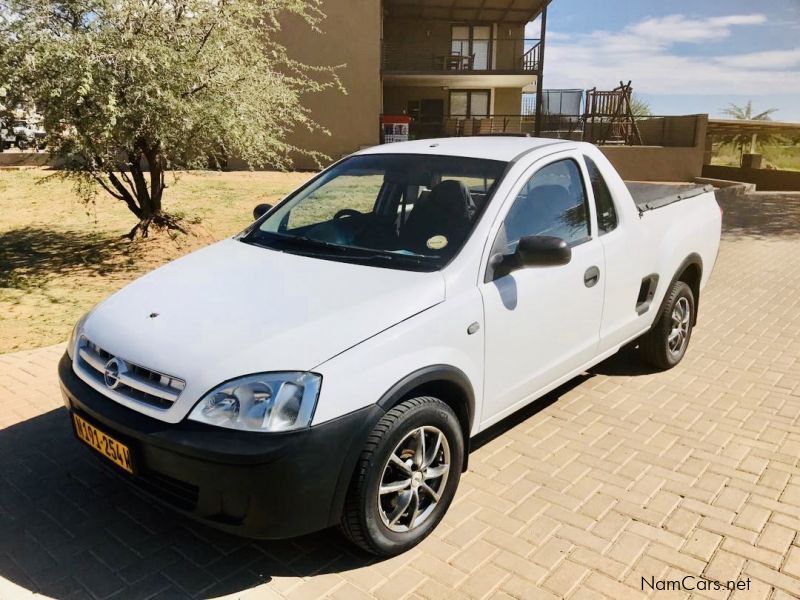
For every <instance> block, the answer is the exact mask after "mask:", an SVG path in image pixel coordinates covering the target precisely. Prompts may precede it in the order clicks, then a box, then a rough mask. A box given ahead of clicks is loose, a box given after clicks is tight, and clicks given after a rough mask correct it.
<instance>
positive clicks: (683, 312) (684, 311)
mask: <svg viewBox="0 0 800 600" xmlns="http://www.w3.org/2000/svg"><path fill="white" fill-rule="evenodd" d="M694 321H695V298H694V293H693V292H692V288H690V287H689V286H688V285H687V284H686V283H684V282H683V281H676V282H675V283H674V284H673V286H672V289H671V290H670V291H669V294H668V295H667V299H666V301H665V302H664V304H663V307H662V309H661V313H660V314H659V315H658V317H657V318H656V322H655V324H654V325H653V328H652V329H651V330H650V331H649V332H648V333H647V334H646V335H645V336H644V337H643V338H642V339H641V342H640V348H641V350H642V354H643V356H644V359H645V360H646V361H647V362H648V363H650V364H651V365H653V366H654V367H657V368H659V369H664V370H666V369H671V368H672V367H674V366H675V365H677V364H678V363H679V362H681V359H683V357H684V355H685V354H686V348H688V346H689V339H690V338H691V337H692V327H693V325H694Z"/></svg>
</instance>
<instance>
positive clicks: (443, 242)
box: [427, 235, 447, 250]
mask: <svg viewBox="0 0 800 600" xmlns="http://www.w3.org/2000/svg"><path fill="white" fill-rule="evenodd" d="M427 246H428V248H430V249H431V250H441V249H442V248H444V247H445V246H447V238H446V237H444V236H443V235H435V236H433V237H432V238H428V242H427Z"/></svg>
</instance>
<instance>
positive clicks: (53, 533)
mask: <svg viewBox="0 0 800 600" xmlns="http://www.w3.org/2000/svg"><path fill="white" fill-rule="evenodd" d="M725 208H726V218H725V222H726V225H725V229H726V233H725V239H724V242H723V245H722V250H721V253H720V257H719V262H718V265H717V268H716V271H715V273H714V276H713V278H712V281H711V284H710V286H709V287H708V288H707V291H706V293H705V295H704V296H703V299H702V305H701V313H700V324H699V328H698V329H697V330H696V332H695V337H694V338H693V340H692V345H691V348H690V350H689V353H688V355H687V357H686V359H685V361H684V362H683V363H682V364H681V366H680V367H678V368H676V369H674V370H672V371H670V372H668V373H658V374H649V373H647V372H646V371H643V370H642V369H641V367H640V366H639V365H638V363H637V362H636V359H635V356H634V357H631V356H630V355H627V356H618V357H614V358H612V359H610V360H608V361H606V362H605V363H603V364H601V365H599V366H598V367H597V368H595V369H593V370H592V372H591V373H589V374H587V375H586V376H584V377H583V378H580V379H578V380H576V381H575V382H573V383H571V384H569V385H567V386H564V387H563V388H561V389H559V390H557V391H556V392H555V393H553V394H550V395H549V396H547V397H546V398H545V399H543V400H541V401H540V402H539V403H537V404H536V405H535V406H534V407H533V408H531V409H530V410H528V411H527V413H526V414H524V415H521V416H519V417H518V418H516V419H515V420H514V421H512V422H510V423H504V424H503V427H501V428H498V429H496V430H495V431H494V433H495V434H497V435H496V437H494V438H493V439H489V440H488V441H487V440H486V439H484V440H483V441H484V442H485V443H484V444H483V445H482V446H481V447H480V448H479V449H477V450H476V451H475V452H474V454H473V456H472V459H471V461H470V467H471V469H470V472H469V473H468V474H466V476H465V477H464V478H463V479H462V483H461V488H460V490H459V493H458V496H457V499H456V502H455V503H454V505H453V506H452V508H451V510H450V512H449V514H448V515H447V517H446V518H445V520H444V522H443V523H442V525H441V526H440V527H439V528H438V529H437V531H436V532H435V533H434V535H432V536H431V538H429V539H428V540H426V541H425V542H424V543H423V544H422V545H421V546H420V547H418V548H417V549H415V550H413V551H411V552H408V553H406V554H404V555H402V556H399V557H396V558H393V559H391V560H387V561H383V562H376V561H374V560H372V559H370V558H369V557H366V556H364V555H362V554H360V553H358V552H356V551H354V550H353V549H352V548H351V547H350V546H348V545H347V544H346V543H344V542H343V541H342V540H341V539H340V538H339V537H338V536H337V534H336V533H335V532H323V533H321V534H316V535H312V536H307V537H304V538H300V539H296V540H290V541H284V542H256V543H254V542H250V541H246V540H242V539H238V538H235V537H231V536H228V535H224V534H220V533H217V532H215V531H212V530H209V529H207V528H205V527H203V526H200V525H196V524H193V523H189V522H187V521H185V520H184V519H182V518H179V517H176V516H175V515H174V514H173V513H171V512H168V511H164V510H162V509H160V508H157V507H154V506H152V505H150V504H149V503H148V502H146V501H144V500H142V499H141V498H139V497H138V496H135V495H133V494H131V493H130V492H129V490H128V488H126V487H125V486H124V485H123V484H121V483H119V482H117V481H116V480H115V479H113V478H112V477H111V476H109V475H107V474H106V473H105V472H104V471H102V470H100V469H99V468H98V467H97V465H96V462H95V461H94V460H93V459H90V457H89V456H88V451H87V450H84V449H83V448H81V447H79V446H78V444H77V443H76V442H74V441H73V440H72V439H71V433H70V428H69V425H68V422H67V416H66V413H65V411H64V409H63V408H62V407H61V400H60V398H59V392H58V388H57V383H56V379H55V368H56V361H57V359H58V357H59V355H60V354H61V352H62V351H63V346H57V347H52V348H45V349H42V350H36V351H31V352H22V353H17V354H12V355H5V356H0V597H2V598H15V597H19V596H23V595H25V594H30V593H31V592H36V593H39V594H43V595H47V596H54V597H57V598H108V597H114V598H126V599H127V598H149V597H151V596H155V595H157V596H158V597H167V598H183V597H189V596H200V597H209V596H218V595H224V594H233V595H234V596H235V597H242V596H247V597H257V598H271V597H274V596H278V595H286V596H289V597H290V598H317V597H320V596H323V595H331V596H335V597H338V598H364V597H369V596H371V595H373V596H377V597H379V598H397V597H401V596H404V595H416V596H417V597H424V598H440V597H445V596H448V595H454V596H461V597H471V598H481V597H484V596H490V595H491V596H495V597H516V598H522V597H528V598H550V597H560V596H566V597H570V598H600V597H603V596H606V597H611V598H635V597H638V596H640V595H641V577H643V576H645V577H648V578H649V577H651V576H652V577H655V578H656V579H674V578H681V577H683V576H684V575H687V574H691V575H701V574H702V575H705V576H706V577H708V578H711V579H720V580H728V579H737V578H741V579H747V578H750V580H751V585H750V591H749V592H741V593H742V594H743V597H747V598H766V597H772V598H786V597H798V596H800V537H798V535H797V532H798V530H800V466H798V458H800V277H798V266H797V265H798V261H800V198H794V199H793V198H790V197H789V196H781V195H774V196H766V195H761V194H759V195H755V196H750V197H748V198H747V199H745V200H739V201H728V202H726V203H725ZM727 595H728V594H727V592H715V593H709V597H711V598H723V597H726V596H727ZM656 596H657V597H661V596H664V597H674V596H680V594H671V593H669V592H661V593H656ZM734 597H738V596H736V595H734Z"/></svg>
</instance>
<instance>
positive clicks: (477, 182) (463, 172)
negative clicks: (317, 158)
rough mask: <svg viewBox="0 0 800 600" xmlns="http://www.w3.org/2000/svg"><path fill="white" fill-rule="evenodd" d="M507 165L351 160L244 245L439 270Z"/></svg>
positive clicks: (447, 159) (434, 159)
mask: <svg viewBox="0 0 800 600" xmlns="http://www.w3.org/2000/svg"><path fill="white" fill-rule="evenodd" d="M505 166H506V163H503V162H499V161H494V160H482V159H475V158H463V157H455V156H433V155H416V154H367V155H361V156H353V157H350V158H348V159H346V160H344V161H342V162H340V163H339V164H337V165H336V166H334V167H332V168H331V169H329V170H327V171H324V172H323V173H322V174H321V175H320V176H318V177H317V178H316V179H313V180H312V181H311V182H309V183H308V184H307V185H306V186H305V187H303V188H301V189H300V190H298V191H297V192H295V193H294V194H293V195H292V196H290V197H289V198H288V199H287V200H286V201H284V202H283V203H282V204H281V205H280V206H278V207H277V208H276V209H275V210H273V211H272V212H271V213H270V214H269V215H268V216H267V217H266V219H264V220H263V221H262V222H260V223H258V224H257V226H256V227H254V228H253V229H252V230H250V231H249V232H247V233H246V234H245V236H244V237H243V238H242V239H243V241H245V242H248V243H252V244H257V245H260V246H265V247H268V248H273V249H276V250H282V251H288V252H295V253H298V254H307V255H313V256H317V257H319V258H326V259H331V260H341V261H351V262H362V263H368V264H375V265H377V266H387V267H394V268H401V269H416V270H436V269H441V268H442V267H443V266H444V265H445V264H447V262H448V261H449V260H450V259H451V258H452V257H453V256H455V255H456V253H457V252H458V251H459V250H460V248H461V247H462V246H463V245H464V242H465V241H466V240H467V237H468V236H469V233H470V231H471V230H472V227H473V225H474V224H475V222H476V221H477V218H478V216H479V215H480V214H481V213H482V212H483V209H484V207H485V205H486V204H487V202H488V201H489V199H490V198H491V195H492V192H493V191H494V189H495V187H496V184H497V183H498V180H499V178H500V176H501V174H502V173H503V170H504V168H505Z"/></svg>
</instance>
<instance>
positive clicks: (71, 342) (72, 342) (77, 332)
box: [67, 311, 92, 359]
mask: <svg viewBox="0 0 800 600" xmlns="http://www.w3.org/2000/svg"><path fill="white" fill-rule="evenodd" d="M91 313H92V311H89V312H87V313H86V314H85V315H83V316H82V317H81V318H80V319H78V322H77V323H75V327H73V328H72V333H70V334H69V339H68V340H67V356H69V357H70V358H71V359H72V358H75V346H76V344H77V343H78V340H79V339H80V338H81V332H82V331H83V325H84V324H85V323H86V319H88V318H89V315H90V314H91Z"/></svg>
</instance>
